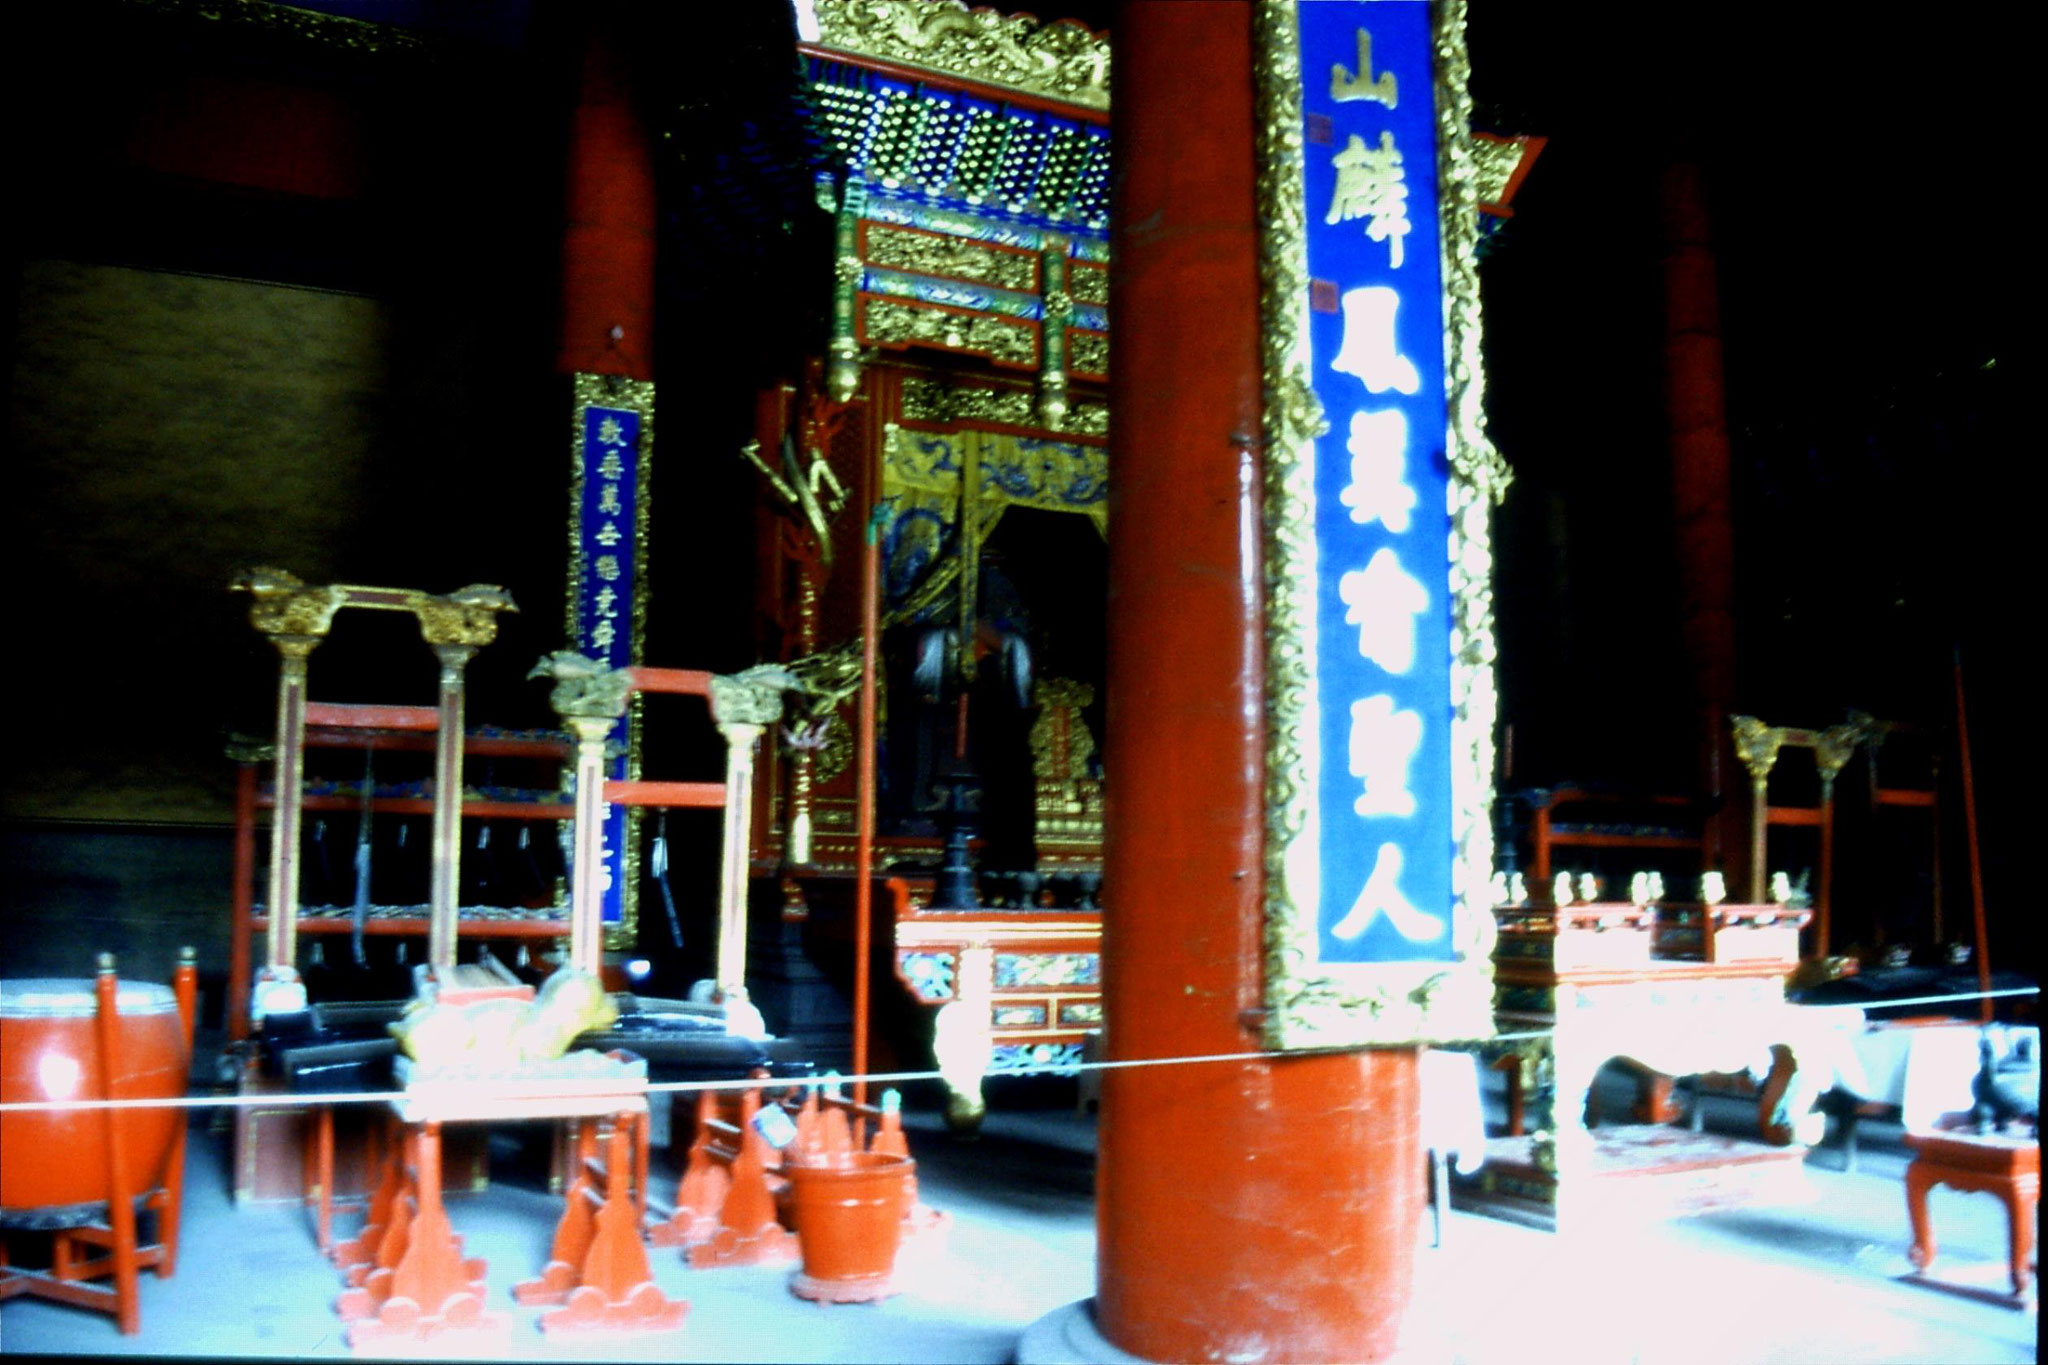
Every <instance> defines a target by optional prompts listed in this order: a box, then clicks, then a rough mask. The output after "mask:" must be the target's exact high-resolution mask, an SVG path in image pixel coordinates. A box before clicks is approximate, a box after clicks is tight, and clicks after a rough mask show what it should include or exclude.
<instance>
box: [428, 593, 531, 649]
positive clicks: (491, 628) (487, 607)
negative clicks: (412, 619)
mask: <svg viewBox="0 0 2048 1365" xmlns="http://www.w3.org/2000/svg"><path fill="white" fill-rule="evenodd" d="M518 610H519V608H518V606H517V605H515V604H514V603H513V601H512V595H511V594H510V593H508V592H506V591H505V590H504V589H503V588H500V587H497V586H495V585H493V584H489V583H472V584H471V585H470V586H468V587H466V588H457V589H456V590H455V591H454V592H451V593H448V594H447V595H445V596H438V597H437V596H434V595H433V594H431V593H420V594H417V595H416V596H415V597H414V599H413V602H412V611H413V615H414V616H416V617H418V618H419V623H420V638H421V639H423V640H425V641H426V642H427V643H428V644H430V645H432V646H434V647H435V649H436V650H437V651H439V650H440V649H441V648H442V647H443V646H455V645H460V646H466V647H467V649H468V650H469V651H470V652H474V651H476V650H477V649H480V648H482V647H483V646H484V645H487V644H489V643H491V641H493V640H495V639H497V638H498V613H499V612H501V611H518ZM467 657H468V655H467V654H465V655H464V658H465V659H466V658H467Z"/></svg>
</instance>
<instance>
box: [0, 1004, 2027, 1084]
mask: <svg viewBox="0 0 2048 1365" xmlns="http://www.w3.org/2000/svg"><path fill="white" fill-rule="evenodd" d="M2040 993H2041V988H2040V987H2038V986H2016V987H2010V988H2007V989H2003V990H1995V991H1970V992H1967V993H1965V994H1960V995H1921V996H1913V997H1910V998H1908V999H1904V1000H1873V1001H1870V1002H1868V1003H1866V1004H1862V1005H1859V1006H1857V1008H1860V1009H1865V1010H1873V1009H1894V1008H1897V1007H1899V1006H1904V1005H1951V1004H1961V1003H1964V1002H1966V1001H1971V1000H1991V999H2003V998H2008V997H2012V996H2026V995H2039V994H2040ZM1875 1022H1878V1023H1882V1022H1883V1021H1882V1020H1877V1021H1875ZM1969 1022H1970V1021H1967V1020H1957V1023H1959V1024H1964V1023H1969ZM1552 1033H1553V1030H1551V1029H1527V1030H1523V1031H1520V1032H1515V1033H1496V1034H1494V1035H1493V1036H1492V1037H1491V1038H1484V1039H1473V1040H1472V1041H1473V1042H1474V1043H1513V1042H1527V1041H1532V1040H1535V1039H1540V1038H1548V1037H1550V1036H1551V1035H1552ZM1361 1050H1362V1049H1359V1048H1347V1047H1328V1048H1302V1049H1298V1050H1289V1051H1286V1052H1263V1051H1256V1052H1210V1053H1202V1054H1197V1055H1193V1056H1185V1057H1135V1058H1126V1059H1123V1060H1111V1061H1100V1062H1074V1063H1071V1064H1069V1065H1062V1066H1057V1067H1046V1068H1043V1069H1039V1070H1031V1071H997V1072H992V1073H990V1074H991V1075H994V1076H1024V1075H1057V1076H1078V1075H1080V1074H1081V1073H1082V1072H1084V1071H1128V1070H1135V1069H1137V1068H1139V1067H1151V1066H1196V1065H1203V1064H1214V1063H1218V1062H1272V1061H1286V1060H1289V1059H1292V1058H1296V1057H1316V1056H1330V1055H1333V1054H1337V1053H1344V1052H1357V1051H1361ZM943 1079H944V1076H943V1074H942V1073H940V1072H938V1071H871V1072H868V1073H867V1074H866V1075H861V1076H841V1075H837V1074H826V1075H819V1076H769V1077H740V1078H737V1079H733V1080H716V1081H653V1082H649V1083H648V1084H647V1086H646V1087H644V1089H643V1088H642V1087H639V1086H635V1087H634V1088H633V1091H632V1093H633V1094H634V1095H640V1094H648V1095H679V1094H697V1093H700V1092H703V1091H707V1090H709V1091H724V1090H752V1089H755V1088H756V1087H760V1088H766V1089H777V1088H782V1089H797V1088H810V1089H817V1088H822V1087H827V1086H830V1087H835V1088H836V1087H842V1086H852V1085H869V1086H872V1085H878V1084H902V1083H904V1082H908V1081H936V1080H943ZM489 1081H490V1084H491V1085H492V1087H493V1098H498V1099H507V1100H511V1099H521V1100H532V1099H549V1098H556V1097H566V1096H570V1095H574V1096H578V1097H580V1096H582V1095H584V1094H586V1093H588V1092H586V1091H583V1090H580V1089H579V1090H573V1091H565V1090H562V1089H560V1088H559V1087H558V1086H557V1084H556V1083H555V1082H552V1081H550V1080H548V1079H546V1078H537V1079H534V1080H532V1081H530V1082H528V1081H521V1080H520V1079H518V1078H516V1077H514V1078H501V1077H491V1078H489ZM457 1083H458V1084H459V1083H460V1082H457ZM404 1094H405V1092H404V1091H402V1090H362V1091H344V1092H337V1093H333V1094H325V1093H321V1092H317V1091H280V1092H278V1093H275V1094H268V1095H184V1096H171V1097H166V1098H149V1099H131V1100H104V1099H100V1100H14V1101H11V1102H8V1103H4V1104H0V1114H36V1113H53V1112H65V1111H70V1110H83V1109H245V1108H253V1107H257V1106H261V1107H263V1108H266V1109H288V1108H293V1107H303V1108H318V1107H321V1106H328V1105H348V1104H389V1103H391V1101H392V1100H394V1099H397V1098H399V1097H401V1096H403V1095H404Z"/></svg>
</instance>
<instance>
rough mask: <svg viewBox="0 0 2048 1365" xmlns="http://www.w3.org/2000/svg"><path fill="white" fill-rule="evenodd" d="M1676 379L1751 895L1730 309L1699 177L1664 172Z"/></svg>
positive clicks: (1703, 618)
mask: <svg viewBox="0 0 2048 1365" xmlns="http://www.w3.org/2000/svg"><path fill="white" fill-rule="evenodd" d="M1661 198H1662V209H1663V220H1664V243H1665V245H1664V373H1665V395H1666V397H1665V401H1666V405H1667V410H1668V413H1669V422H1670V451H1671V499H1672V508H1671V510H1672V521H1673V529H1674V531H1675V533H1676V537H1677V546H1678V573H1679V630H1680V639H1681V643H1682V645H1683V647H1684V651H1685V659H1686V664H1687V668H1688V670H1689V671H1690V673H1691V675H1692V684H1693V686H1692V694H1693V702H1694V706H1695V708H1696V712H1695V714H1696V718H1697V719H1696V724H1697V729H1696V731H1695V734H1696V736H1697V742H1698V745H1699V761H1700V778H1701V783H1700V790H1701V792H1702V794H1703V795H1705V796H1706V797H1707V798H1708V799H1709V800H1710V801H1716V802H1724V803H1725V804H1724V806H1723V809H1722V810H1721V811H1720V813H1719V815H1718V817H1717V820H1716V824H1717V826H1718V829H1717V830H1716V831H1715V833H1716V835H1717V837H1716V839H1715V842H1716V844H1717V845H1718V848H1717V849H1715V850H1711V851H1710V856H1711V855H1712V854H1718V857H1719V859H1720V861H1721V864H1722V866H1723V867H1724V869H1725V870H1726V872H1727V873H1728V885H1729V886H1731V887H1741V886H1746V885H1748V863H1749V843H1748V838H1747V833H1746V831H1747V828H1748V826H1747V823H1746V821H1747V815H1746V809H1747V808H1746V806H1745V805H1744V802H1743V799H1742V794H1743V793H1744V792H1745V791H1747V789H1748V777H1747V775H1746V774H1744V773H1743V772H1741V771H1739V770H1737V771H1735V772H1729V771H1727V768H1728V767H1729V766H1730V765H1731V764H1732V763H1733V762H1734V758H1733V750H1732V748H1731V747H1730V740H1729V734H1728V716H1729V713H1730V712H1731V710H1732V709H1733V707H1734V705H1735V530H1734V518H1733V514H1732V512H1731V510H1730V504H1731V501H1732V499H1731V494H1730V488H1731V483H1730V474H1729V463H1730V462H1729V450H1728V417H1727V399H1726V395H1725V390H1724V385H1723V381H1722V373H1721V308H1720V301H1719V297H1718V291H1717V288H1716V284H1715V274H1714V252H1713V247H1712V245H1711V243H1710V240H1709V237H1708V231H1707V210H1706V200H1705V194H1704V190H1703V187H1702V185H1701V183H1700V171H1699V167H1697V166H1695V165H1692V164H1690V163H1687V162H1676V163H1673V164H1672V165H1670V166H1667V167H1666V168H1665V170H1664V177H1663V182H1662V185H1661Z"/></svg>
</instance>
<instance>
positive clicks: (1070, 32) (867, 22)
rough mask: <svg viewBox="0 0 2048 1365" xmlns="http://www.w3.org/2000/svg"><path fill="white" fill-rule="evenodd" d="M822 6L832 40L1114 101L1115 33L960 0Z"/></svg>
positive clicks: (1050, 94)
mask: <svg viewBox="0 0 2048 1365" xmlns="http://www.w3.org/2000/svg"><path fill="white" fill-rule="evenodd" d="M816 8H817V16H818V38H819V41H820V42H821V43H822V44H823V45H824V46H826V47H835V48H839V49H840V50H842V51H846V52H857V53H861V54H863V55H866V56H870V57H881V58H884V59H886V60H890V61H898V62H908V63H911V64H912V65H916V66H922V67H926V68H928V69H930V70H933V71H938V72H943V73H945V74H947V75H951V76H960V77H963V78H965V79H968V80H973V81H979V82H981V83H983V84H986V85H999V86H1005V87H1008V88H1010V89H1013V90H1022V91H1026V92H1028V93H1030V94H1034V95H1042V96H1045V97H1047V98H1050V99H1056V100H1063V101H1066V102H1067V103H1070V104H1078V105H1082V106H1084V107H1086V108H1090V109H1107V108H1109V39H1108V38H1106V37H1101V36H1098V35H1096V34H1094V33H1091V32H1090V31H1089V30H1088V29H1086V28H1084V27H1082V26H1081V25H1079V24H1076V23H1072V22H1070V21H1064V20H1063V21H1058V22H1054V23H1049V24H1048V23H1041V22H1040V21H1039V20H1038V19H1036V18H1034V17H1033V16H1031V15H1028V14H1017V15H1006V14H999V13H997V12H996V11H994V10H990V9H969V8H968V7H967V6H966V5H964V4H962V3H960V0H817V6H816Z"/></svg>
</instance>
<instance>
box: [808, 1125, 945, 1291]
mask: <svg viewBox="0 0 2048 1365" xmlns="http://www.w3.org/2000/svg"><path fill="white" fill-rule="evenodd" d="M916 1170H917V1163H916V1162H915V1161H913V1160H911V1159H910V1158H909V1157H907V1156H896V1155H894V1154H891V1153H888V1152H849V1153H846V1154H845V1155H844V1156H842V1157H841V1158H840V1159H839V1163H838V1164H833V1165H829V1166H790V1167H788V1168H787V1174H788V1176H789V1180H790V1198H791V1202H792V1203H794V1205H795V1206H796V1207H795V1214H796V1218H795V1222H796V1225H797V1243H798V1246H799V1247H800V1249H801V1250H802V1253H803V1269H802V1270H800V1271H798V1272H797V1274H796V1275H795V1277H794V1278H793V1279H791V1281H790V1288H791V1289H792V1290H793V1291H795V1293H796V1294H797V1295H799V1296H800V1297H802V1298H806V1299H828V1300H831V1301H833V1302H838V1303H853V1302H858V1301H861V1300H866V1299H879V1298H883V1297H886V1296H887V1295H890V1294H893V1293H895V1292H896V1286H895V1283H894V1279H895V1272H896V1250H897V1247H898V1246H899V1245H900V1244H901V1242H902V1240H903V1216H904V1214H905V1213H907V1212H908V1211H909V1205H910V1201H911V1184H910V1180H911V1176H912V1175H913V1174H914V1173H915V1171H916Z"/></svg>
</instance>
